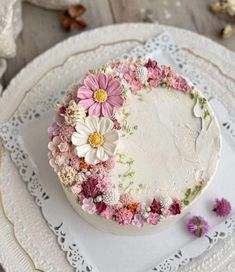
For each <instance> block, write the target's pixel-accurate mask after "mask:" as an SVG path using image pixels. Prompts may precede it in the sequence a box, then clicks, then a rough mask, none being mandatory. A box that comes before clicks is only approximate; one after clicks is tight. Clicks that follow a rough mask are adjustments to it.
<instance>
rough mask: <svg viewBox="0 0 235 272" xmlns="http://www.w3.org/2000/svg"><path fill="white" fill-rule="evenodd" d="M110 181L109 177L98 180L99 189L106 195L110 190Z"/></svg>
mask: <svg viewBox="0 0 235 272" xmlns="http://www.w3.org/2000/svg"><path fill="white" fill-rule="evenodd" d="M110 184H111V183H110V181H109V179H108V178H107V177H104V178H102V179H98V184H97V188H98V189H99V190H100V191H101V192H102V193H106V192H107V191H108V189H109V188H110Z"/></svg>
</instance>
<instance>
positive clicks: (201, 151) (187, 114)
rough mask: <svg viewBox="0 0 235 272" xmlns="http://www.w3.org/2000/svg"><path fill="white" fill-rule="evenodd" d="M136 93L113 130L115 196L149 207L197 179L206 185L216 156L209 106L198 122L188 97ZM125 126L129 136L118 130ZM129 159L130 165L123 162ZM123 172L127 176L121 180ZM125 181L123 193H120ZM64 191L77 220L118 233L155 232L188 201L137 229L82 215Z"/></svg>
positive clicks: (176, 93)
mask: <svg viewBox="0 0 235 272" xmlns="http://www.w3.org/2000/svg"><path fill="white" fill-rule="evenodd" d="M141 94H142V96H141V97H140V96H139V95H133V94H129V96H128V99H127V103H126V105H125V108H124V110H125V113H127V112H129V113H130V115H129V116H128V117H127V118H126V119H125V120H124V121H122V124H121V125H122V129H121V130H120V131H119V132H120V142H119V146H118V153H124V154H125V156H124V157H123V155H122V156H121V161H122V162H124V164H123V163H118V162H117V163H116V165H115V168H114V169H113V170H112V172H111V177H112V181H113V182H114V183H116V184H117V187H119V191H120V194H121V193H122V192H123V191H125V192H129V193H130V194H131V195H132V196H133V197H134V199H136V200H139V201H142V202H146V203H147V205H149V204H150V202H151V201H152V200H153V198H154V197H159V198H161V199H163V200H164V199H165V200H167V199H169V198H171V197H173V198H174V197H176V198H179V199H182V198H183V197H184V194H185V192H186V190H187V189H188V188H193V187H194V186H195V185H197V184H198V182H199V181H200V180H201V179H205V181H206V182H207V184H209V182H210V181H211V178H212V176H213V175H214V173H215V170H216V167H217V164H218V160H219V156H220V130H219V126H218V123H217V121H216V118H215V117H214V114H213V111H212V109H211V108H210V106H209V105H208V104H207V106H206V108H207V109H208V110H209V112H210V116H209V117H207V118H206V119H204V118H203V116H204V111H203V110H202V109H201V108H200V104H199V103H198V102H197V101H195V99H192V98H191V97H190V95H189V94H186V93H183V92H181V91H177V90H172V89H167V88H161V87H160V88H157V89H152V90H142V91H141ZM120 115H123V114H121V113H120ZM127 126H128V128H129V131H131V132H133V133H131V135H129V134H128V133H127V132H126V131H127V130H126V129H125V128H123V127H127ZM136 126H138V128H137V127H136ZM118 158H119V155H117V159H118ZM130 159H133V163H130V164H129V165H128V164H125V162H126V161H128V160H129V161H130ZM128 170H129V173H131V174H130V177H124V176H125V174H126V173H127V172H128ZM130 182H132V184H131V185H130V186H129V187H128V188H129V189H125V190H124V189H123V188H125V187H127V185H128V184H129V183H130ZM120 184H122V188H120ZM139 184H142V185H140V186H139ZM138 188H139V189H138ZM64 190H65V193H66V195H67V198H68V200H69V201H70V203H71V204H72V206H73V208H74V209H75V210H76V211H77V212H78V213H79V214H80V215H81V217H83V218H84V219H85V220H86V221H88V222H89V223H90V224H92V225H94V226H95V227H96V228H98V229H100V230H103V231H108V232H111V233H115V234H120V235H138V234H139V235H140V234H148V233H153V232H156V231H158V230H160V229H162V228H164V227H165V226H166V225H167V224H169V223H173V222H175V221H176V220H178V219H179V218H180V217H181V216H182V215H183V214H184V213H185V212H186V210H187V209H188V208H190V207H191V205H192V202H191V203H190V205H189V206H188V208H187V209H184V210H183V212H182V213H181V214H180V215H177V216H169V217H167V218H166V219H164V220H163V221H161V222H159V223H158V224H157V225H156V226H153V225H148V224H145V225H144V227H142V228H141V229H138V228H137V227H135V226H131V225H130V226H121V225H119V224H118V223H117V222H114V221H111V220H106V219H104V218H102V217H101V216H98V215H89V214H87V213H85V212H84V211H83V210H82V209H81V207H80V206H79V205H78V204H77V203H76V198H75V196H74V195H73V194H72V193H71V191H70V189H67V188H64ZM203 190H205V188H204V189H203ZM166 202H167V201H166ZM193 202H194V201H193Z"/></svg>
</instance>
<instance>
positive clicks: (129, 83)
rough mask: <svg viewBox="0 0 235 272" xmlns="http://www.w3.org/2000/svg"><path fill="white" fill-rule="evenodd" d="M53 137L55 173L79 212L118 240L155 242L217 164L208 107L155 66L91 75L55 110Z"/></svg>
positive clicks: (117, 65)
mask: <svg viewBox="0 0 235 272" xmlns="http://www.w3.org/2000/svg"><path fill="white" fill-rule="evenodd" d="M48 132H49V139H50V142H49V144H48V148H49V155H48V156H49V163H50V165H51V166H52V167H53V168H54V171H55V172H56V173H57V175H58V177H59V180H60V182H61V184H62V187H63V189H64V192H65V194H66V196H67V198H68V200H69V202H70V203H71V205H72V206H73V208H74V209H75V210H76V211H77V212H78V213H79V214H80V216H81V217H82V218H84V219H85V220H86V221H87V222H89V223H90V224H92V225H93V226H94V227H96V228H98V229H100V230H103V231H107V232H111V233H115V234H120V235H138V234H147V233H153V232H156V231H158V230H160V229H162V228H164V227H165V226H166V225H168V224H170V223H172V222H175V221H176V220H178V219H179V218H180V217H181V216H182V215H183V214H184V213H185V212H186V210H187V208H189V207H190V206H191V205H192V202H193V201H194V200H195V199H196V198H198V196H199V195H200V194H201V193H202V192H203V191H204V190H205V187H206V186H207V185H208V184H209V182H210V181H211V179H212V177H213V175H214V174H215V171H216V167H217V164H218V161H219V156H220V130H219V126H218V123H217V120H216V118H215V116H214V113H213V111H212V109H211V107H210V105H209V103H208V101H207V100H206V99H205V98H204V97H203V96H202V95H201V93H200V92H199V91H198V90H196V89H195V88H194V87H193V86H192V85H191V84H190V83H188V82H187V81H186V79H185V78H183V77H182V76H180V75H178V74H177V73H176V72H175V71H174V70H173V69H172V68H171V67H170V66H165V65H159V64H158V63H157V62H156V61H154V60H151V59H148V60H145V59H126V60H118V61H113V62H112V63H110V64H107V65H104V66H102V67H99V68H98V69H94V70H92V71H89V73H87V74H86V75H85V77H84V78H83V79H82V80H81V81H80V82H79V83H78V84H77V85H74V86H73V87H72V88H71V89H70V90H69V91H68V92H67V94H66V96H65V98H64V100H63V101H62V102H61V103H60V104H59V105H58V108H57V110H56V115H55V120H54V122H53V124H52V125H51V126H50V127H49V129H48Z"/></svg>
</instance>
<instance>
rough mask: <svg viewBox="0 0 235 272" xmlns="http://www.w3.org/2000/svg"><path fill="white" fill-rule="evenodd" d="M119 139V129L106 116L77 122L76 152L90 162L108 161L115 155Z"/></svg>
mask: <svg viewBox="0 0 235 272" xmlns="http://www.w3.org/2000/svg"><path fill="white" fill-rule="evenodd" d="M118 140H119V135H118V131H117V130H115V129H113V122H112V121H111V120H110V119H108V118H106V117H100V118H99V117H96V116H89V117H87V118H86V119H85V121H84V122H79V123H77V125H76V132H74V133H73V135H72V143H73V145H75V146H76V147H75V152H76V154H77V155H78V156H79V157H84V158H85V161H86V162H87V163H89V164H96V163H98V162H100V161H106V160H108V158H109V157H112V156H113V155H115V153H116V150H117V144H118Z"/></svg>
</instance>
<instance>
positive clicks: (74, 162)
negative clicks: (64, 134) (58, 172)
mask: <svg viewBox="0 0 235 272" xmlns="http://www.w3.org/2000/svg"><path fill="white" fill-rule="evenodd" d="M69 165H70V166H71V167H73V168H74V169H75V170H79V169H80V159H79V157H78V156H76V155H73V156H72V157H71V158H70V159H69Z"/></svg>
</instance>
